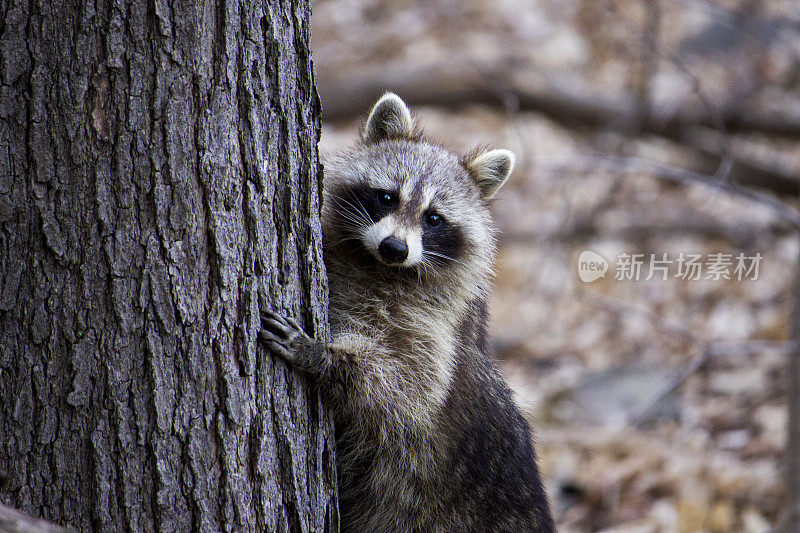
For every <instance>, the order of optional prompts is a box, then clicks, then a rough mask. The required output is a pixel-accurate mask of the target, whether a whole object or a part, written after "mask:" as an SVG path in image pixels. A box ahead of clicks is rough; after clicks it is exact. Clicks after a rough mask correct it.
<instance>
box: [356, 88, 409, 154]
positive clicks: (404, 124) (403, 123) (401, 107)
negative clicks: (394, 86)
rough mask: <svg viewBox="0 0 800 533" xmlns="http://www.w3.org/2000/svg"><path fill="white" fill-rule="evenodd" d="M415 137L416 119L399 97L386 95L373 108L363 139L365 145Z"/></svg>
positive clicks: (391, 94)
mask: <svg viewBox="0 0 800 533" xmlns="http://www.w3.org/2000/svg"><path fill="white" fill-rule="evenodd" d="M413 136H414V119H412V118H411V112H410V111H409V110H408V107H406V104H405V102H403V101H402V100H401V99H400V97H399V96H397V95H396V94H394V93H391V92H389V93H386V94H384V95H383V96H381V99H380V100H378V103H376V104H375V106H374V107H373V108H372V111H370V113H369V118H368V119H367V125H366V126H365V127H364V133H363V134H362V137H363V139H364V142H365V143H368V144H369V143H376V142H380V141H383V140H385V139H411V138H412V137H413Z"/></svg>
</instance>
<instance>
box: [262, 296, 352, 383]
mask: <svg viewBox="0 0 800 533" xmlns="http://www.w3.org/2000/svg"><path fill="white" fill-rule="evenodd" d="M258 338H259V339H260V340H261V342H263V343H264V346H266V348H267V349H268V350H269V351H270V352H271V353H272V354H273V355H277V356H278V357H281V358H282V359H283V360H285V361H286V362H287V363H290V364H291V365H292V366H294V367H295V368H298V369H300V370H303V371H304V372H307V373H309V374H311V375H312V376H314V377H316V378H317V379H320V380H322V381H326V382H330V383H331V384H335V385H340V386H346V385H347V382H348V380H349V375H350V369H349V367H350V365H349V361H348V356H347V353H345V352H344V351H343V350H340V349H336V348H334V347H331V346H329V345H328V344H326V343H324V342H320V341H317V340H314V339H312V338H311V337H309V336H308V334H307V333H306V332H305V331H303V329H302V328H301V327H300V326H299V325H298V324H297V322H295V321H294V320H293V319H291V318H288V317H284V316H281V315H279V314H277V313H274V312H273V311H269V310H265V311H261V330H260V331H259V332H258Z"/></svg>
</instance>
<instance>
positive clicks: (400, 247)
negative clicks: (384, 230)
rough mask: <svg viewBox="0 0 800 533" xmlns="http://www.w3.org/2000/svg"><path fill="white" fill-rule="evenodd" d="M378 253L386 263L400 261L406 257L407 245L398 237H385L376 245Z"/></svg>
mask: <svg viewBox="0 0 800 533" xmlns="http://www.w3.org/2000/svg"><path fill="white" fill-rule="evenodd" d="M378 253H379V254H381V257H383V259H384V260H386V262H387V263H402V262H403V261H405V260H406V257H408V245H407V244H406V243H405V242H404V241H401V240H400V239H396V238H394V237H386V238H385V239H383V241H381V244H380V246H378Z"/></svg>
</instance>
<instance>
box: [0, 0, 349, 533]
mask: <svg viewBox="0 0 800 533" xmlns="http://www.w3.org/2000/svg"><path fill="white" fill-rule="evenodd" d="M0 2H2V4H1V5H0V21H2V22H1V23H0V502H2V503H4V504H6V505H10V506H12V507H16V508H18V509H20V510H22V511H24V512H26V513H29V514H32V515H34V516H38V517H41V518H44V519H47V520H50V521H53V522H57V523H59V524H62V525H68V526H72V527H76V528H78V529H81V530H94V529H98V530H111V531H123V530H132V531H152V530H161V531H174V530H203V531H231V530H250V531H252V530H260V531H265V530H266V531H322V530H328V531H333V530H336V529H337V528H338V511H337V502H336V491H335V483H336V477H335V476H336V471H335V457H334V440H333V433H332V425H331V420H330V417H329V416H328V415H327V414H326V413H325V412H324V411H323V409H322V405H321V403H320V398H319V396H318V394H316V393H315V392H309V388H308V385H307V383H306V382H305V381H304V380H303V379H302V377H300V376H297V375H295V374H294V373H292V372H290V371H289V370H288V369H287V367H286V366H285V365H284V364H283V363H282V362H277V361H276V360H274V359H272V358H271V357H270V356H269V355H267V354H266V353H265V352H264V351H263V349H262V348H260V347H258V345H257V343H256V339H257V331H258V327H259V318H258V310H259V307H272V308H274V309H278V310H281V311H283V312H284V313H286V314H288V315H294V316H295V317H298V318H299V319H302V321H303V322H304V323H305V324H306V325H307V330H308V331H309V332H310V333H312V334H314V335H316V336H318V337H321V338H326V337H327V335H328V331H327V316H326V311H325V308H326V305H327V285H326V282H325V276H324V269H323V263H322V256H321V237H320V224H319V214H320V212H319V210H320V202H321V184H320V179H321V172H320V170H321V169H320V166H319V164H318V159H317V148H316V144H317V139H318V136H319V126H320V124H319V111H320V110H319V99H318V97H317V93H316V90H315V88H314V83H313V73H312V70H311V61H310V52H309V48H308V44H309V15H310V8H309V5H308V3H307V2H303V1H301V2H292V3H289V2H281V1H280V0H272V1H266V2H249V1H247V0H238V1H237V0H234V1H233V2H222V1H219V0H206V1H202V0H201V1H200V2H198V3H197V5H192V4H193V3H189V2H165V1H163V0H155V1H152V2H150V1H148V2H139V1H134V0H120V1H118V2H108V1H103V0H101V1H99V2H96V3H89V4H86V5H84V4H83V3H82V2H61V1H47V0H46V1H44V2H39V3H36V2H33V1H30V0H19V1H17V0H0Z"/></svg>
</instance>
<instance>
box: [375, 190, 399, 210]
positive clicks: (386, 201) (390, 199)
mask: <svg viewBox="0 0 800 533" xmlns="http://www.w3.org/2000/svg"><path fill="white" fill-rule="evenodd" d="M375 197H376V198H377V200H378V203H379V204H381V205H382V206H384V207H394V206H396V205H397V195H396V194H395V193H393V192H389V191H378V192H376V193H375Z"/></svg>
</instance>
